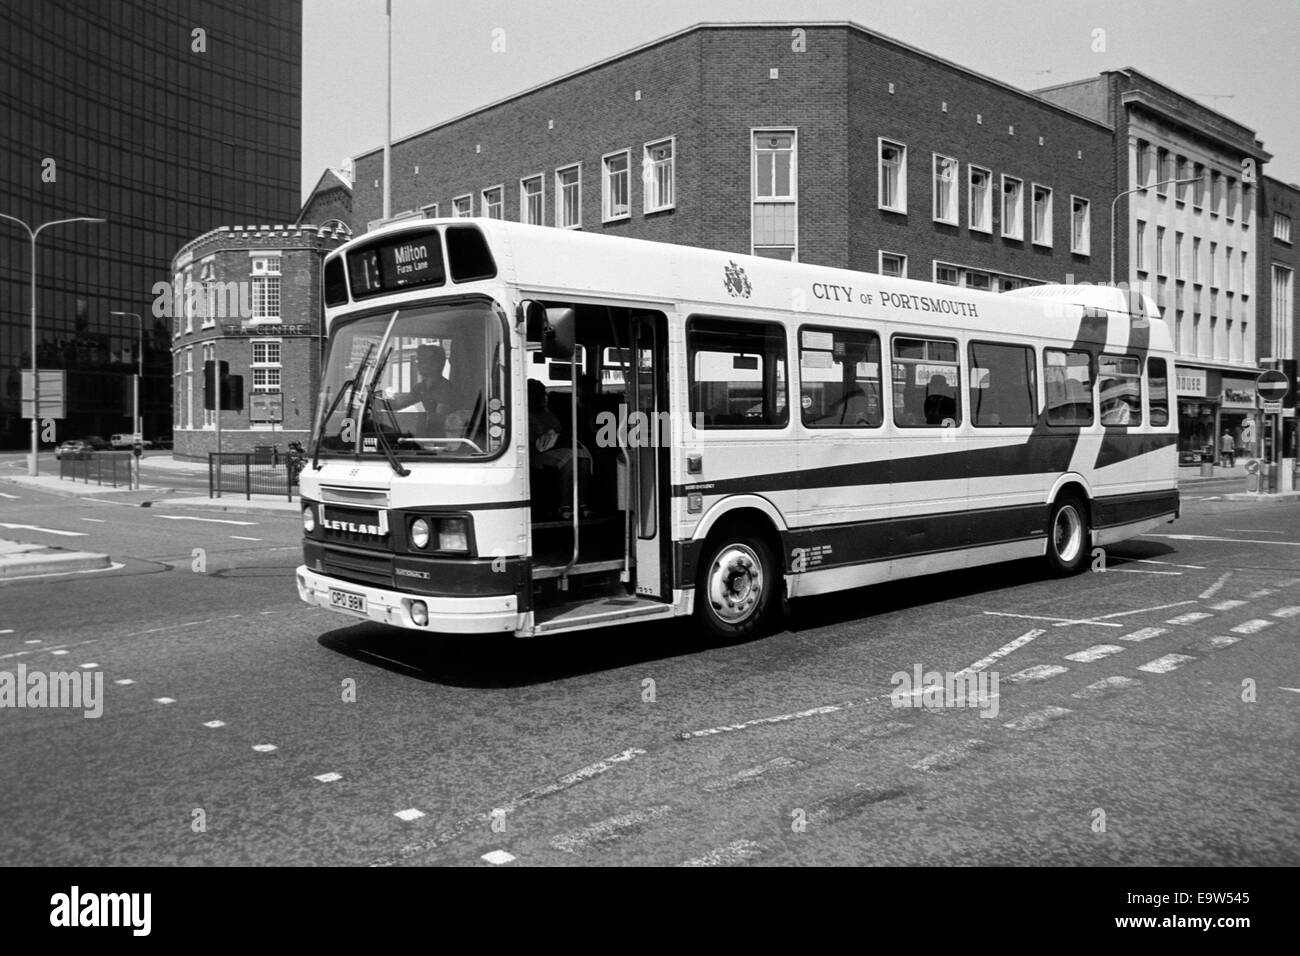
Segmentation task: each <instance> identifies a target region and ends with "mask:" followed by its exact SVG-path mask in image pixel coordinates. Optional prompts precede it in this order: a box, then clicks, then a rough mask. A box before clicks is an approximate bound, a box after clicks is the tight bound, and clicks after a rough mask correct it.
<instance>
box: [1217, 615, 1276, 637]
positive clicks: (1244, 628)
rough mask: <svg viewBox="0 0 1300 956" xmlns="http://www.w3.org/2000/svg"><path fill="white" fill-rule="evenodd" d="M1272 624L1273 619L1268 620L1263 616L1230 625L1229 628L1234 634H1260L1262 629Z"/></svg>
mask: <svg viewBox="0 0 1300 956" xmlns="http://www.w3.org/2000/svg"><path fill="white" fill-rule="evenodd" d="M1272 626H1273V622H1272V621H1266V620H1264V619H1263V618H1258V617H1257V618H1255V619H1254V620H1251V621H1246V622H1244V623H1242V624H1238V625H1237V626H1236V627H1230V628H1228V630H1230V631H1232V633H1233V634H1258V633H1259V632H1260V631H1262V630H1264V628H1266V627H1272Z"/></svg>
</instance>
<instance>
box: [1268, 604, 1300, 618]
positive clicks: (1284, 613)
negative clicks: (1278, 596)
mask: <svg viewBox="0 0 1300 956" xmlns="http://www.w3.org/2000/svg"><path fill="white" fill-rule="evenodd" d="M1297 614H1300V606H1295V605H1292V606H1291V607H1280V608H1278V609H1277V610H1276V611H1274V612H1273V616H1274V617H1295V616H1296V615H1297Z"/></svg>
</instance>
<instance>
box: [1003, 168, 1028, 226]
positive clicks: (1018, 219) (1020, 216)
mask: <svg viewBox="0 0 1300 956" xmlns="http://www.w3.org/2000/svg"><path fill="white" fill-rule="evenodd" d="M1008 180H1010V181H1011V182H1015V183H1019V184H1020V189H1019V191H1018V193H1017V195H1018V197H1019V199H1018V201H1017V203H1016V205H1017V206H1018V207H1019V208H1018V209H1017V210H1016V215H1015V225H1016V231H1015V232H1008V231H1007V223H1009V222H1011V219H1012V217H1011V216H1008V215H1007V182H1008ZM998 203H999V209H1000V211H1001V213H1002V238H1003V239H1015V240H1016V241H1018V242H1024V241H1025V181H1024V180H1023V179H1021V178H1020V177H1019V176H1011V175H1009V174H1007V173H1003V174H1002V180H1001V188H1000V189H999V191H998Z"/></svg>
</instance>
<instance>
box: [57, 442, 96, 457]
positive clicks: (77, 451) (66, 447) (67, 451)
mask: <svg viewBox="0 0 1300 956" xmlns="http://www.w3.org/2000/svg"><path fill="white" fill-rule="evenodd" d="M94 450H95V449H94V447H93V446H92V445H91V444H90V442H86V441H82V440H81V439H80V438H73V439H71V440H69V441H65V442H61V443H60V444H59V445H58V446H57V447H56V448H55V449H54V457H55V458H57V459H59V460H62V459H64V458H76V457H78V456H80V455H88V454H90V453H91V452H92V451H94Z"/></svg>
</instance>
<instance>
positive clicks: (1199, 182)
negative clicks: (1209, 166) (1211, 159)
mask: <svg viewBox="0 0 1300 956" xmlns="http://www.w3.org/2000/svg"><path fill="white" fill-rule="evenodd" d="M1192 177H1193V178H1194V179H1195V180H1196V182H1195V183H1193V184H1192V187H1193V192H1192V208H1193V209H1200V208H1201V207H1202V206H1204V205H1205V167H1204V166H1202V165H1201V164H1200V163H1197V164H1196V166H1195V169H1194V171H1193V172H1192Z"/></svg>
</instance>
